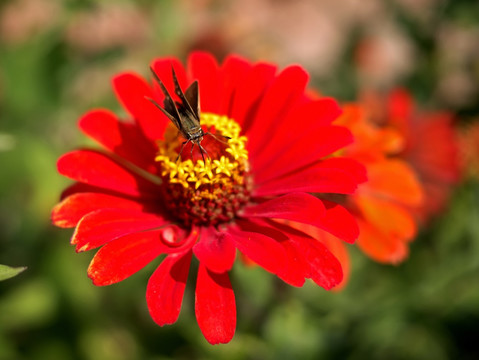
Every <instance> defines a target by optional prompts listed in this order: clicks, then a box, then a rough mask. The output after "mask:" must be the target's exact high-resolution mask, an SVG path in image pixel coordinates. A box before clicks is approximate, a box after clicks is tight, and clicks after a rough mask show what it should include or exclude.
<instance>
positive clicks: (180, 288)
mask: <svg viewBox="0 0 479 360" xmlns="http://www.w3.org/2000/svg"><path fill="white" fill-rule="evenodd" d="M191 254H192V253H191V251H187V252H186V253H184V254H181V253H179V254H170V255H168V256H167V257H166V258H165V259H164V260H163V261H162V262H161V264H160V266H158V268H157V269H156V270H155V272H154V273H153V275H151V277H150V280H149V281H148V286H147V288H146V303H147V304H148V310H149V312H150V315H151V317H152V319H153V320H154V321H155V323H157V324H158V325H160V326H163V325H169V324H173V323H175V322H176V320H178V316H179V315H180V310H181V304H182V302H183V295H184V292H185V287H186V280H187V279H188V271H189V269H190V263H191Z"/></svg>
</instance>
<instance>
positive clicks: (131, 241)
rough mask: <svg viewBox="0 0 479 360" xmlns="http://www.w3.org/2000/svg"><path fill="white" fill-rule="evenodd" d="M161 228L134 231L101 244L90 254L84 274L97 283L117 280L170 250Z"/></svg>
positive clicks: (100, 284)
mask: <svg viewBox="0 0 479 360" xmlns="http://www.w3.org/2000/svg"><path fill="white" fill-rule="evenodd" d="M162 232H163V230H154V231H145V232H140V233H134V234H130V235H126V236H123V237H121V238H118V239H115V240H113V241H111V242H109V243H108V244H106V245H104V246H103V247H102V248H101V249H100V250H98V252H97V253H96V255H95V256H94V257H93V259H92V261H91V263H90V266H89V267H88V276H89V277H90V279H92V280H93V284H95V285H97V286H104V285H111V284H114V283H117V282H120V281H122V280H124V279H126V278H127V277H129V276H131V275H133V274H134V273H136V272H137V271H139V270H141V269H143V268H144V267H145V266H146V265H148V264H149V263H150V262H151V261H153V260H154V259H155V258H156V257H158V256H159V255H161V254H164V253H167V252H171V249H169V248H168V247H167V246H166V245H165V244H164V243H163V242H162V241H161V240H160V239H161V233H162Z"/></svg>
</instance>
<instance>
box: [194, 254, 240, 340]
mask: <svg viewBox="0 0 479 360" xmlns="http://www.w3.org/2000/svg"><path fill="white" fill-rule="evenodd" d="M195 298H196V300H195V313H196V320H197V321H198V325H199V327H200V329H201V332H202V333H203V335H204V337H205V338H206V340H208V342H209V343H210V344H220V343H222V344H225V343H227V342H229V341H230V340H231V339H232V338H233V336H234V333H235V328H236V302H235V295H234V292H233V288H232V286H231V282H230V280H229V277H228V273H223V274H217V273H214V272H210V271H208V269H207V268H206V266H204V265H203V264H201V263H200V265H199V267H198V278H197V280H196V292H195Z"/></svg>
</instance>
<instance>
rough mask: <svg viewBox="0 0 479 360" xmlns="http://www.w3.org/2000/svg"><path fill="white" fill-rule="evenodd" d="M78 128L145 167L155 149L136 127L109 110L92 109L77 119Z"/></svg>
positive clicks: (149, 163)
mask: <svg viewBox="0 0 479 360" xmlns="http://www.w3.org/2000/svg"><path fill="white" fill-rule="evenodd" d="M78 125H79V127H80V129H81V130H82V131H83V132H84V133H85V134H86V135H88V136H90V137H91V138H92V139H94V140H96V141H98V142H99V143H100V144H101V145H103V147H104V148H105V149H108V150H110V151H112V152H114V153H115V154H117V155H119V156H121V157H122V158H124V159H126V160H129V161H131V162H132V163H134V164H136V165H138V166H140V167H142V168H144V169H147V168H148V166H149V165H151V159H152V158H153V157H154V156H155V153H156V149H155V148H154V146H152V143H151V142H149V141H147V139H146V138H145V136H144V135H143V134H142V133H141V132H140V131H139V129H138V127H136V126H135V124H132V123H124V122H121V121H119V120H118V118H117V117H116V115H115V114H113V113H112V112H111V111H109V110H103V109H99V110H92V111H89V112H88V113H86V114H85V115H83V117H82V118H81V119H80V121H79V124H78Z"/></svg>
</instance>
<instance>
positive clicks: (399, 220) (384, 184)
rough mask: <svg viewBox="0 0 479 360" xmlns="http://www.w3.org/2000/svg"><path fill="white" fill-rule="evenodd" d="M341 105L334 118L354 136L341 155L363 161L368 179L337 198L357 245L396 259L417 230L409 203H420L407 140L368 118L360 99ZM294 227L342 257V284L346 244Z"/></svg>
mask: <svg viewBox="0 0 479 360" xmlns="http://www.w3.org/2000/svg"><path fill="white" fill-rule="evenodd" d="M343 110H344V112H343V115H342V116H341V117H340V118H339V119H338V121H337V123H338V125H343V126H345V127H347V128H348V129H349V130H351V132H352V133H353V135H354V137H355V141H354V143H353V144H351V145H349V146H348V147H346V148H345V149H344V150H343V151H341V153H340V155H341V156H345V157H350V158H353V159H356V160H358V161H359V162H361V163H362V164H363V165H364V166H365V167H366V169H367V173H368V181H367V182H366V183H363V184H360V185H359V186H358V189H357V191H356V192H355V193H354V194H351V195H344V196H343V198H342V199H341V203H342V204H343V205H344V206H345V207H346V208H347V209H348V210H349V211H350V212H351V213H353V214H354V215H355V216H356V219H357V221H358V224H359V228H360V235H359V238H358V240H357V245H358V246H359V248H360V249H361V250H362V251H363V252H364V253H365V254H366V255H367V256H369V257H370V258H372V259H373V260H375V261H378V262H381V263H389V264H397V263H399V262H401V261H403V260H404V259H405V258H406V257H407V256H408V253H409V250H408V244H409V242H410V241H412V240H413V239H414V237H415V236H416V233H417V222H416V219H415V215H414V211H413V209H414V208H417V207H419V206H420V205H422V203H423V198H424V194H423V188H422V185H421V183H420V182H419V180H418V178H417V176H416V174H415V172H414V170H413V169H412V168H411V167H410V166H409V165H408V164H407V163H406V161H405V160H403V159H401V158H400V157H399V154H401V152H402V151H403V150H404V147H405V145H406V142H405V139H404V137H403V136H402V135H401V133H400V132H398V131H397V130H396V129H394V128H393V127H391V126H379V125H378V124H376V123H375V122H373V121H371V120H372V118H371V116H372V114H371V113H370V112H368V109H367V107H364V106H362V105H360V104H348V105H346V106H344V109H343ZM338 155H339V154H338ZM296 227H297V228H299V229H301V230H302V231H305V232H307V233H308V234H310V235H312V236H314V237H315V238H317V239H319V240H320V241H322V242H323V243H324V244H325V245H327V246H328V247H329V249H330V250H331V251H332V252H333V254H334V255H335V256H336V257H337V258H338V259H340V261H341V264H342V266H343V273H344V278H343V282H342V283H341V285H340V287H341V286H344V284H345V283H346V282H347V278H348V276H349V268H350V259H349V255H348V252H347V249H346V247H345V246H344V244H342V243H341V242H340V241H339V240H337V239H336V238H335V237H334V236H331V235H330V234H326V233H324V231H321V230H318V229H315V228H313V227H310V226H305V225H304V224H301V225H300V224H296Z"/></svg>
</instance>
